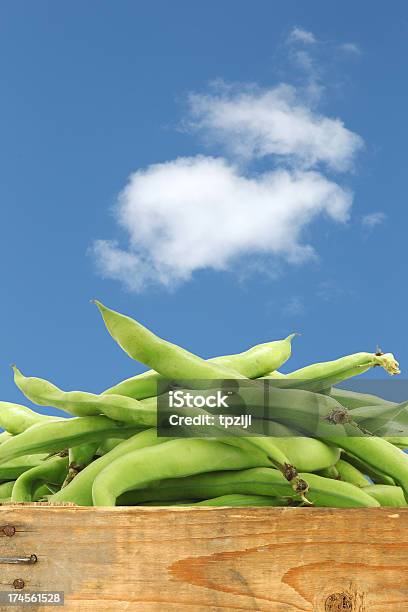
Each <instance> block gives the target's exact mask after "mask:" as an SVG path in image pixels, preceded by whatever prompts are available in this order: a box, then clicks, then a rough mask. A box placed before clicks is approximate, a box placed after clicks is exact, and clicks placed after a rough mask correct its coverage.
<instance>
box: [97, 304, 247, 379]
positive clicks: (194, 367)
mask: <svg viewBox="0 0 408 612" xmlns="http://www.w3.org/2000/svg"><path fill="white" fill-rule="evenodd" d="M93 301H94V303H95V304H96V305H97V307H98V308H99V311H100V313H101V315H102V318H103V320H104V323H105V326H106V328H107V330H108V332H109V333H110V335H111V336H112V338H113V339H114V340H115V341H116V342H117V343H118V344H119V346H120V347H121V348H122V349H123V350H124V351H125V353H127V354H128V355H129V357H131V358H132V359H136V360H137V361H140V362H141V363H143V364H144V365H146V366H148V367H149V368H152V369H153V370H155V371H156V372H158V373H159V374H161V375H162V376H164V377H165V378H168V379H170V380H174V379H176V380H183V379H186V380H188V379H196V380H217V379H218V380H219V379H234V378H242V379H245V378H246V377H245V376H243V375H242V374H239V373H238V372H237V371H236V370H230V369H229V368H227V367H225V366H223V365H222V364H217V363H214V362H211V361H206V360H205V359H202V358H201V357H198V356H197V355H194V354H193V353H190V352H189V351H187V350H185V349H183V348H181V347H180V346H177V345H175V344H172V343H171V342H167V341H166V340H163V339H162V338H159V337H158V336H156V335H155V334H153V333H152V332H151V331H149V330H148V329H147V328H146V327H144V326H143V325H141V324H140V323H138V322H137V321H135V320H134V319H132V318H130V317H127V316H125V315H122V314H120V313H118V312H115V311H114V310H111V309H110V308H107V307H106V306H104V305H103V304H101V302H98V301H97V300H93Z"/></svg>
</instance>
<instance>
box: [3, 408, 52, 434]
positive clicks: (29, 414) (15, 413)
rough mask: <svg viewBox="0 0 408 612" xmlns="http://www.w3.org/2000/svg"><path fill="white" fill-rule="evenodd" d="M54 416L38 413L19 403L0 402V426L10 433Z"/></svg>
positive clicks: (16, 432) (20, 430) (50, 419)
mask: <svg viewBox="0 0 408 612" xmlns="http://www.w3.org/2000/svg"><path fill="white" fill-rule="evenodd" d="M55 418H56V417H52V416H48V415H46V414H39V413H38V412H34V410H30V408H27V407H26V406H21V405H20V404H12V403H11V402H0V427H2V428H3V429H5V430H6V431H8V432H9V433H10V434H13V435H14V434H19V433H21V432H22V431H25V430H26V429H28V428H29V427H31V425H36V424H37V423H45V422H47V421H54V420H55Z"/></svg>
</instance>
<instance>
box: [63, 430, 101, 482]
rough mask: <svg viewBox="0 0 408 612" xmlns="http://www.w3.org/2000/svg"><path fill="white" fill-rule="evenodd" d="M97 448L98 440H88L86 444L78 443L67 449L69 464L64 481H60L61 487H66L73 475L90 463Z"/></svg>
mask: <svg viewBox="0 0 408 612" xmlns="http://www.w3.org/2000/svg"><path fill="white" fill-rule="evenodd" d="M98 448H99V441H98V442H88V443H87V444H79V445H78V446H73V447H72V448H70V449H69V451H68V458H69V465H68V474H67V475H66V478H65V480H64V482H63V483H62V487H61V488H64V487H66V486H67V485H68V484H69V483H70V482H71V480H73V479H74V478H75V476H76V475H77V474H78V473H79V472H81V470H83V469H84V468H86V466H87V465H89V464H90V463H92V461H93V460H94V458H95V455H96V452H97V450H98Z"/></svg>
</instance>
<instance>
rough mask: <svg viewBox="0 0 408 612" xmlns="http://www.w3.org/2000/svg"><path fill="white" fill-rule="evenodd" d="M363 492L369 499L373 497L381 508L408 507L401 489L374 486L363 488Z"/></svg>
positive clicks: (388, 486)
mask: <svg viewBox="0 0 408 612" xmlns="http://www.w3.org/2000/svg"><path fill="white" fill-rule="evenodd" d="M364 491H365V492H366V493H368V494H369V495H371V497H374V499H376V500H377V501H378V502H379V504H380V505H381V506H389V507H393V508H404V507H406V506H408V504H407V502H406V499H405V496H404V492H403V490H402V489H401V487H393V486H390V485H379V484H375V485H369V486H368V487H365V489H364Z"/></svg>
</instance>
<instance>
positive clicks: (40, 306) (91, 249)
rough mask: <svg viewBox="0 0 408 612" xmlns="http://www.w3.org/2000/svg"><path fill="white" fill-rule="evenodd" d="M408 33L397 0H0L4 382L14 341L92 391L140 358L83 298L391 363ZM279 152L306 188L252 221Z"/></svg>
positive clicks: (0, 361)
mask: <svg viewBox="0 0 408 612" xmlns="http://www.w3.org/2000/svg"><path fill="white" fill-rule="evenodd" d="M407 34H408V11H407V8H406V4H405V3H403V2H398V1H396V2H393V3H392V5H390V4H389V3H388V4H387V3H375V4H373V3H369V2H368V1H362V2H359V3H357V4H356V3H354V2H342V3H336V4H333V3H330V4H328V3H327V2H320V1H314V2H311V3H307V4H306V3H304V2H300V1H299V2H294V1H287V2H274V3H271V2H269V1H261V0H257V1H256V2H247V1H246V2H244V1H241V0H223V1H222V2H218V3H191V2H188V1H184V0H177V2H171V3H170V2H165V1H158V0H149V2H145V1H140V2H137V3H135V2H127V1H125V0H123V1H122V2H120V3H111V2H104V1H99V2H93V1H89V2H86V3H83V2H77V1H73V2H70V3H69V4H67V3H54V2H45V1H44V0H39V1H38V2H35V3H29V2H20V1H13V2H3V3H2V5H1V8H0V76H1V89H2V95H1V96H0V117H1V120H0V121H1V146H0V156H1V159H0V172H1V181H0V201H1V211H2V212H1V215H2V217H1V218H2V240H1V243H0V249H1V256H0V262H1V285H2V296H1V300H0V315H1V318H0V320H1V343H0V366H1V372H2V374H1V377H0V386H1V392H2V393H1V397H2V399H4V400H8V401H22V396H21V395H20V393H19V392H18V390H16V389H15V388H14V386H13V383H12V377H11V370H10V369H9V364H10V363H12V362H16V363H17V365H18V366H19V367H20V368H21V370H22V371H23V372H24V373H25V374H27V375H37V376H42V377H45V378H48V379H50V380H52V381H53V382H55V383H56V384H58V385H60V386H61V387H63V388H65V389H74V388H77V389H84V390H85V389H86V390H89V391H95V392H96V391H101V390H103V389H104V388H106V387H108V386H110V385H112V384H113V383H115V382H117V381H118V380H120V379H121V378H125V377H127V376H130V375H132V374H133V373H136V372H139V371H142V367H141V366H140V365H139V364H136V363H133V362H132V361H131V360H130V359H128V358H127V357H126V355H124V354H123V353H122V352H121V351H120V349H119V348H117V347H116V346H115V345H114V344H113V342H112V341H111V340H110V338H109V336H108V335H107V333H106V332H105V330H104V327H103V325H102V322H101V320H100V319H99V316H98V314H97V312H96V309H95V307H94V306H92V305H91V304H90V303H89V300H90V299H91V298H94V297H97V298H99V299H100V300H101V301H103V302H105V303H106V304H107V305H109V306H111V307H113V308H116V309H117V310H120V311H123V312H126V313H128V314H131V315H133V316H135V317H136V318H137V319H139V320H140V321H141V322H143V323H144V324H146V325H147V326H149V327H150V328H151V329H153V330H154V331H156V332H157V333H159V334H161V335H162V336H163V337H166V338H167V339H169V340H172V341H174V342H177V343H179V344H181V345H183V346H185V347H186V348H188V349H190V350H192V351H194V352H197V353H199V354H200V355H202V356H204V357H209V356H212V355H216V354H223V353H230V352H237V351H241V350H244V349H246V348H248V347H249V346H251V345H253V344H256V343H258V342H264V341H267V340H270V339H275V338H279V337H283V336H286V335H287V334H288V333H290V332H292V331H298V332H301V333H302V336H301V337H300V338H298V339H297V340H296V342H295V344H294V354H293V357H292V360H291V363H290V364H288V366H287V369H295V368H296V367H300V366H302V365H305V364H306V363H309V362H313V361H317V360H326V359H331V358H335V357H337V356H340V355H342V354H346V353H351V352H355V351H360V350H363V351H365V350H367V351H371V350H374V349H375V347H376V345H377V344H379V345H380V346H381V347H382V348H383V349H384V350H386V351H392V352H394V353H395V354H396V356H397V357H398V358H399V360H400V362H401V367H402V371H403V373H404V372H405V364H406V363H407V362H408V348H407V346H406V342H405V338H406V316H405V311H406V307H405V304H406V299H407V288H406V283H405V282H404V280H403V279H401V277H400V271H401V269H402V266H403V262H404V261H405V259H406V252H405V251H406V247H405V244H406V236H405V231H406V226H407V223H406V221H407V212H406V197H407V196H406V188H405V183H406V142H407V136H408V134H407V131H408V130H407V122H406V106H407V90H408V87H407V76H406V75H407V66H406V58H407V57H408V35H407ZM283 83H284V84H285V87H284V89H283V90H282V89H279V85H282V84H283ZM192 94H195V98H194V97H192ZM268 95H270V96H272V101H271V99H270V98H269V97H268ZM245 96H246V97H245ZM265 96H266V97H265ZM243 100H246V102H247V105H246V108H245V109H244V110H245V112H246V113H247V115H246V119H245V121H244V124H243V125H244V127H242V124H241V123H240V117H242V115H241V114H240V113H241V111H243V109H242V106H240V104H241V103H242V101H243ZM194 101H195V106H194ZM220 104H221V105H224V106H223V110H224V111H225V113H224V115H222V117H221V118H220V115H219V111H220ZM269 104H271V105H272V106H271V108H272V107H273V105H274V104H275V105H277V107H279V108H280V109H281V110H282V107H283V108H284V112H285V113H286V119H287V120H288V124H289V128H288V130H289V132H285V129H283V133H280V134H279V136H278V137H276V134H275V137H276V138H275V140H273V139H272V140H273V142H272V144H271V141H270V136H271V134H270V131H268V130H269V127H268V121H269V115H267V117H266V119H265V117H264V112H267V113H268V112H269V110H270V108H269V106H268V105H269ZM272 109H273V108H272ZM217 113H218V114H217ZM248 113H249V115H251V116H249V115H248ZM251 113H255V115H252V114H251ZM256 113H258V114H256ZM299 118H301V121H300V119H299ZM336 119H337V120H338V121H336ZM297 120H299V121H300V123H301V125H300V127H299V130H300V136H299V134H298V135H297V137H296V138H295V137H294V136H293V134H292V132H291V129H292V128H291V126H293V121H297ZM234 121H235V122H234ZM259 121H260V123H259ZM302 121H303V123H302ZM254 125H255V126H256V127H255V128H254ZM312 128H313V129H312ZM310 130H311V132H310ZM309 133H310V134H311V135H310V137H309V136H308V134H309ZM335 138H338V139H339V140H338V141H337V140H335ZM299 139H300V140H299ZM299 142H300V149H299V146H298V145H299ZM254 143H255V144H254ZM316 143H318V144H316ZM268 147H269V148H268ZM299 151H303V153H299ZM197 156H201V157H197ZM179 158H188V159H189V160H190V162H189V163H187V162H180V161H175V160H177V159H179ZM208 159H211V160H213V161H212V162H211V164H213V165H212V166H211V172H214V174H211V173H210V175H209V176H210V180H208V181H207V179H206V177H205V176H203V174H202V171H203V168H204V166H203V164H202V161H203V160H208ZM200 160H201V161H200ZM214 160H215V161H214ZM158 164H159V165H158ZM165 164H167V165H165ZM211 164H210V165H211ZM189 165H190V166H192V167H193V170H195V171H196V174H195V178H194V180H193V181H192V184H191V185H192V186H191V192H188V191H187V192H186V191H185V189H186V187H185V186H186V185H187V184H188V181H189V180H190V176H191V167H189ZM186 166H187V168H186ZM173 170H174V171H175V173H176V174H177V173H179V171H180V170H181V174H180V173H179V174H177V176H175V174H172V172H173ZM136 172H139V174H137V175H134V173H136ZM276 172H280V173H285V172H286V174H287V175H288V176H289V177H290V181H292V183H293V185H292V187H293V189H292V192H293V191H294V192H295V193H296V194H300V195H299V197H300V196H302V197H303V195H304V194H306V191H307V189H308V188H309V186H310V185H309V183H308V182H307V181H308V180H309V178H310V174H309V173H314V175H313V176H314V177H315V179H316V180H317V183H318V185H317V187H318V189H317V195H316V198H317V200H316V201H315V200H314V199H313V198H314V196H313V193H314V192H313V193H312V195H311V196H310V197H311V198H312V199H311V200H310V198H309V200H310V201H308V204H307V206H309V208H308V209H307V210H306V212H305V210H303V209H302V211H303V212H301V213H299V214H298V213H297V212H296V210H297V209H296V208H295V209H292V208H291V207H293V201H292V199H291V197H292V196H291V195H290V193H289V195H288V194H287V193H286V192H284V198H287V199H285V202H287V206H288V207H289V208H288V210H289V209H290V210H291V211H292V212H291V215H289V218H286V217H285V214H284V213H282V211H281V213H280V216H279V215H277V216H276V221H275V217H273V218H271V215H269V218H268V219H267V221H266V225H264V224H261V227H257V226H256V224H255V225H254V227H252V226H251V224H252V222H253V220H254V219H255V220H256V219H257V218H258V216H257V215H258V213H260V212H261V213H262V214H266V213H265V206H266V207H267V210H266V212H267V211H268V210H269V211H271V209H268V206H269V204H268V203H270V202H271V200H270V199H268V198H269V196H271V197H272V200H273V197H275V196H276V193H278V195H279V193H280V192H279V191H278V192H275V191H274V189H275V187H276V185H275V186H273V185H272V186H271V184H270V183H271V181H272V182H273V181H274V180H275V179H276V177H277V176H278V175H277V174H275V173H276ZM169 173H170V174H169ZM302 173H303V174H302ZM130 175H133V177H134V184H133V187H132V189H130V191H129V190H128V192H127V195H125V196H123V195H122V199H121V202H122V209H121V210H122V212H121V213H119V211H118V207H117V205H116V207H115V203H116V202H117V199H118V195H119V194H120V193H123V190H124V189H125V187H126V185H127V184H128V179H129V176H130ZM304 175H306V179H307V180H306V179H305V180H306V183H304V182H303V178H304ZM266 176H268V178H267V179H266V178H265V177H266ZM299 176H302V177H303V178H302V179H299ZM211 177H215V179H217V178H219V177H221V179H222V181H221V183H222V188H220V190H218V189H215V187H214V184H215V183H214V182H213V180H212V178H211ZM308 177H309V178H308ZM215 179H214V180H215ZM149 181H150V182H149ZM194 181H196V182H194ZM223 181H224V182H223ZM297 181H300V182H297ZM266 183H267V184H266ZM180 185H181V187H180ZM326 187H327V189H328V194H326V195H324V194H323V195H321V193H320V191H319V189H322V190H323V191H324V190H325V189H326ZM139 188H140V189H139ZM207 188H209V189H210V190H211V189H212V190H213V192H214V193H213V192H211V194H210V196H209V199H210V200H211V198H213V199H212V200H211V202H212V204H211V206H212V208H211V211H212V212H211V215H212V216H211V215H210V216H209V213H208V208H206V205H207V204H206V203H207V199H206V198H207V195H206V193H207V192H206V191H205V189H207ZM180 189H181V190H182V195H181V196H180V191H179V190H180ZM223 189H225V190H226V191H225V192H224V191H223ZM140 190H141V191H140ZM190 193H191V194H192V202H193V204H192V205H191V206H197V207H198V208H197V211H195V209H192V208H191V206H190V204H189V201H190V200H189V198H190ZM140 194H142V195H140ZM236 194H238V199H241V200H240V201H239V202H238V201H236V198H235V195H236ZM319 194H320V195H319ZM350 194H352V204H351V195H350ZM296 197H298V196H296ZM305 197H306V195H305ZM217 198H218V199H217ZM319 198H320V200H319ZM333 198H334V199H333ZM278 199H279V198H278ZM295 199H296V198H295ZM334 200H335V204H334ZM265 201H266V202H267V204H265ZM152 202H153V204H152ZM180 202H181V204H180ZM279 202H280V200H279ZM279 202H278V201H277V202H276V206H278V207H279ZM299 205H300V206H305V204H304V202H303V203H302V202H301V203H300V204H299ZM149 206H151V208H149ZM172 206H174V207H175V208H174V209H173V208H171V207H172ZM273 206H275V204H273ZM285 206H286V204H285ZM169 207H170V208H169ZM180 207H181V208H180ZM183 207H184V208H185V210H186V211H187V208H188V210H189V212H188V214H186V217H185V218H184V217H183V214H182V211H183ZM249 207H251V209H252V207H253V210H254V213H253V215H252V214H251V213H248V208H249ZM191 210H193V212H191ZM285 210H286V208H285ZM169 211H170V212H169ZM229 213H230V214H231V217H230V219H231V222H229V217H228V214H229ZM119 214H121V215H122V217H121V218H122V225H120V224H118V215H119ZM273 214H275V213H273ZM203 215H204V216H203ZM266 216H267V215H266ZM158 219H159V220H160V223H162V224H161V225H160V223H159V224H158V221H157V220H158ZM279 219H280V220H279ZM299 220H300V221H299ZM188 223H190V225H188ZM299 223H300V225H299ZM142 226H143V228H144V229H143V231H142V229H141V228H142ZM200 228H202V231H201V229H200ZM169 231H171V232H172V237H171V240H168V239H167V238H168V235H167V232H169ZM143 232H144V233H143ZM158 232H161V233H160V235H159V234H158ZM257 232H259V233H258V234H257ZM268 232H270V242H269V241H268V236H269V234H268ZM223 233H224V234H225V242H224V241H223V240H221V241H220V236H221V237H222V234H223ZM142 234H143V236H142ZM261 234H262V236H261ZM275 234H276V235H275ZM158 235H159V238H158ZM129 236H131V237H132V239H133V243H132V245H133V246H129ZM141 236H142V238H143V240H142V238H141ZM257 236H259V240H258V239H257ZM141 240H142V242H141ZM98 241H102V242H98ZM260 242H262V248H263V251H262V252H260V251H259V248H258V247H257V244H259V243H260ZM98 245H99V248H98ZM101 245H102V249H101ZM225 245H227V247H228V248H227V252H224V247H225ZM304 245H309V247H312V248H313V255H311V254H310V248H309V250H308V251H304V249H303V250H302V246H304ZM109 249H110V250H109ZM112 249H113V250H112ZM268 249H269V250H268ZM271 249H272V251H273V252H272V251H271ZM299 249H300V250H299ZM158 254H159V255H160V257H161V260H160V261H158V259H157V258H158V257H159V255H158ZM163 262H166V263H165V264H164V263H163ZM217 262H219V263H220V262H221V263H222V267H223V270H218V269H216V268H217ZM218 267H219V266H218ZM101 270H102V272H103V274H101ZM113 276H115V277H116V278H112V277H113ZM109 277H110V278H109ZM118 279H119V280H118ZM123 281H125V282H123Z"/></svg>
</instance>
